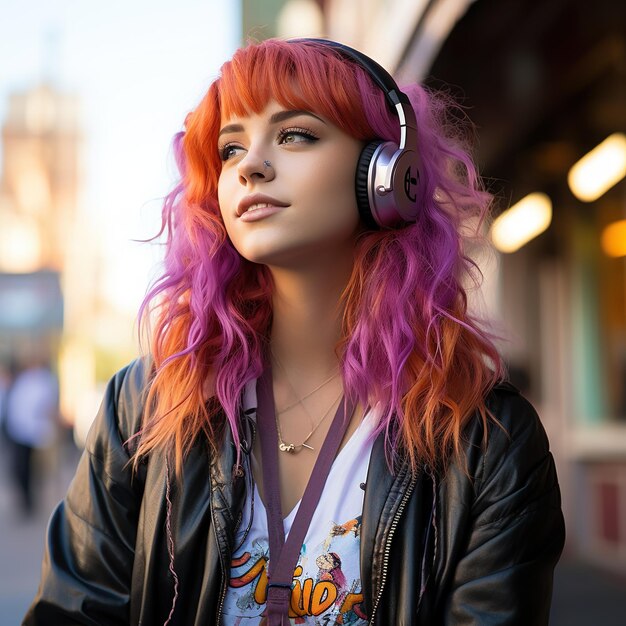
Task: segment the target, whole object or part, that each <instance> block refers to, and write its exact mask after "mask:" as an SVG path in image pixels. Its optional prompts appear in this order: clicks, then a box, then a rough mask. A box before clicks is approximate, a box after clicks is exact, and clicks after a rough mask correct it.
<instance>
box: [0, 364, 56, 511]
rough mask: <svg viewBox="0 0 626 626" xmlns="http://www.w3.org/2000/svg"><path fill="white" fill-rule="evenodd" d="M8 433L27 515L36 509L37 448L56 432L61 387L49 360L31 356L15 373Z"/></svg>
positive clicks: (8, 408) (8, 401) (14, 473)
mask: <svg viewBox="0 0 626 626" xmlns="http://www.w3.org/2000/svg"><path fill="white" fill-rule="evenodd" d="M5 403H6V409H5V421H6V423H5V432H6V436H7V439H8V441H9V445H10V448H11V477H12V479H13V483H14V485H15V487H16V491H17V493H18V497H19V503H20V508H21V511H22V512H23V513H24V514H25V515H31V514H32V513H33V512H34V507H35V502H34V497H33V482H34V479H35V478H36V477H35V476H34V466H35V459H34V454H35V451H37V450H41V449H45V448H47V447H49V446H50V445H51V444H52V443H53V441H54V439H55V435H56V430H57V424H58V417H59V410H58V406H59V388H58V383H57V379H56V376H55V375H54V374H53V373H52V371H51V370H50V367H49V366H48V364H47V363H46V362H44V361H43V360H40V359H31V360H30V361H29V362H28V363H27V365H25V367H23V369H21V370H20V371H19V372H18V373H17V375H16V376H15V380H14V381H13V383H12V384H11V386H10V387H9V390H8V392H7V395H6V400H5Z"/></svg>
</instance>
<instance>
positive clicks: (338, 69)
mask: <svg viewBox="0 0 626 626" xmlns="http://www.w3.org/2000/svg"><path fill="white" fill-rule="evenodd" d="M449 119H450V117H449V116H447V113H446V107H445V105H444V104H443V103H442V102H441V101H440V100H437V99H436V98H434V97H433V96H431V95H430V94H428V93H427V92H426V91H425V90H424V89H422V88H420V87H419V86H416V85H414V86H411V87H409V88H407V89H406V90H405V91H404V93H403V92H400V90H399V89H398V88H397V86H396V85H395V84H394V83H393V80H392V79H391V77H390V76H389V75H387V74H386V73H385V72H384V70H382V68H380V67H379V66H377V65H376V64H375V63H374V62H373V61H371V60H370V59H367V57H364V56H363V55H360V54H359V53H358V52H356V51H352V50H350V49H347V48H345V47H341V46H339V45H338V44H334V43H333V42H325V41H319V40H294V41H289V42H284V41H278V40H270V41H266V42H263V43H261V44H258V45H250V46H248V47H245V48H242V49H240V50H239V51H237V52H236V54H235V55H234V57H233V59H232V60H231V61H230V62H227V63H226V64H225V65H224V66H223V68H222V72H221V76H220V77H219V78H218V79H217V80H216V81H215V82H214V83H213V84H212V85H211V87H210V88H209V91H208V93H207V94H206V96H205V98H204V99H203V101H202V102H201V103H200V105H199V106H198V108H197V109H196V110H195V111H194V112H192V113H191V114H190V115H189V116H188V117H187V120H186V124H185V131H184V133H181V134H180V135H179V136H178V137H177V138H176V141H175V146H176V154H177V157H178V162H179V166H180V170H181V182H180V185H179V186H178V187H177V188H176V189H175V190H174V191H173V193H172V194H171V195H170V196H169V197H168V198H167V201H166V203H165V207H164V222H163V223H164V229H165V231H166V233H167V236H168V239H167V250H166V256H165V270H164V273H163V276H162V277H161V279H160V280H159V281H158V282H157V283H156V286H155V287H154V289H153V290H152V292H151V293H150V295H149V297H148V299H147V302H146V304H145V306H144V309H143V314H144V316H145V318H146V319H147V317H148V315H151V316H152V317H153V319H154V320H155V324H154V328H153V330H152V332H151V345H150V357H146V358H144V359H141V360H138V361H136V362H135V363H133V364H131V365H130V366H129V367H127V368H125V369H124V370H122V371H121V372H120V373H118V374H117V375H116V376H115V377H114V378H113V380H112V381H111V383H110V385H109V387H108V391H107V394H106V397H105V400H104V403H103V406H102V409H101V411H100V413H99V415H98V418H97V420H96V422H95V424H94V426H93V428H92V431H91V433H90V436H89V440H88V444H87V449H86V451H85V454H84V456H83V458H82V461H81V463H80V466H79V468H78V471H77V475H76V478H75V480H74V482H73V483H72V485H71V487H70V489H69V492H68V494H67V497H66V498H65V500H64V501H63V502H62V503H61V504H60V505H59V507H58V508H57V510H56V511H55V513H54V515H53V516H52V520H51V523H50V527H49V538H48V545H47V549H46V554H45V559H44V565H43V577H42V582H41V585H40V588H39V592H38V594H37V598H36V599H35V601H34V603H33V605H32V607H31V608H30V610H29V612H28V615H27V616H26V619H25V623H26V624H29V625H33V624H60V623H62V624H94V625H95V624H181V625H183V624H184V625H192V624H194V625H198V626H199V625H200V624H202V625H206V624H226V625H229V624H251V625H252V624H265V623H268V624H272V625H274V624H287V623H294V624H367V623H373V624H379V625H383V626H388V625H395V624H424V625H433V624H523V625H524V626H528V625H531V624H532V625H534V624H546V623H547V621H548V614H549V605H550V596H551V587H552V574H553V569H554V566H555V564H556V562H557V560H558V557H559V555H560V552H561V549H562V546H563V539H564V529H563V519H562V515H561V510H560V497H559V489H558V484H557V480H556V475H555V470H554V463H553V460H552V456H551V454H550V452H549V449H548V442H547V440H546V436H545V433H544V431H543V429H542V427H541V424H540V422H539V419H538V417H537V415H536V413H535V412H534V410H533V409H532V407H531V406H530V405H529V403H528V402H527V401H526V400H524V399H523V398H522V397H521V396H520V395H519V393H518V392H517V391H516V390H515V389H514V388H512V387H511V386H510V385H508V384H506V383H504V382H503V380H502V379H503V368H502V364H501V360H500V357H499V356H498V353H497V351H496V349H495V347H494V345H493V343H492V341H491V339H490V335H489V333H488V332H487V331H485V330H484V328H483V327H482V326H481V325H479V324H478V322H477V321H476V320H475V319H474V318H473V317H472V316H471V315H470V313H469V312H468V309H467V295H466V287H467V286H468V285H470V284H471V283H472V281H473V280H474V279H475V270H476V268H475V267H474V265H473V263H472V262H471V260H470V259H469V258H468V257H467V255H466V249H467V243H468V241H467V240H466V238H465V236H464V235H462V233H464V232H465V233H466V232H467V230H468V228H467V225H468V224H473V223H474V224H475V223H476V220H478V221H480V220H481V219H482V218H483V217H484V216H485V213H486V211H487V208H488V205H489V196H488V195H487V194H486V193H485V192H484V191H483V190H482V189H481V188H480V184H479V180H478V178H477V174H476V170H475V168H474V166H473V164H472V162H471V159H470V157H469V156H468V153H467V152H466V151H465V150H464V148H463V146H462V142H461V141H460V139H459V137H457V136H456V135H455V134H454V128H452V126H451V125H450V124H447V123H446V120H449ZM355 177H356V183H355ZM285 535H286V539H285Z"/></svg>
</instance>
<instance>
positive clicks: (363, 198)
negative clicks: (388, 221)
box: [355, 141, 384, 228]
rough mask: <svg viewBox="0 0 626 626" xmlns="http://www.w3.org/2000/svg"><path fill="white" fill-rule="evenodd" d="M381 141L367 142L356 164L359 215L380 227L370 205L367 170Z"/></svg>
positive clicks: (375, 226) (367, 221)
mask: <svg viewBox="0 0 626 626" xmlns="http://www.w3.org/2000/svg"><path fill="white" fill-rule="evenodd" d="M382 143H384V142H383V141H372V142H370V143H368V144H367V145H366V146H365V148H363V150H362V151H361V154H360V156H359V160H358V162H357V165H356V179H355V186H356V204H357V208H358V209H359V215H360V216H361V219H362V220H363V221H364V222H365V224H367V225H368V226H370V227H372V228H380V224H378V222H377V221H376V219H375V217H374V213H373V212H372V207H371V206H370V199H369V192H368V189H369V187H370V184H369V178H370V177H369V171H370V163H371V162H372V157H373V156H374V152H376V148H378V146H380V145H381V144H382Z"/></svg>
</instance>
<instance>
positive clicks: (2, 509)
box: [0, 444, 78, 626]
mask: <svg viewBox="0 0 626 626" xmlns="http://www.w3.org/2000/svg"><path fill="white" fill-rule="evenodd" d="M9 452H10V451H9V450H7V448H6V446H5V445H2V444H0V529H2V532H0V626H18V625H19V624H20V623H21V620H22V617H23V616H24V613H25V612H26V609H27V608H28V606H29V604H30V602H31V600H32V598H33V597H34V595H35V592H36V591H37V585H38V583H39V573H40V569H41V558H42V555H43V545H44V538H45V532H46V526H47V523H48V518H49V517H50V513H51V512H52V509H53V508H54V506H55V505H56V503H57V502H58V501H59V500H60V499H61V498H62V497H63V494H64V493H65V491H66V489H67V486H68V485H69V482H70V480H71V477H72V475H73V472H74V468H75V467H76V462H77V460H78V452H77V451H76V450H75V449H72V448H70V447H69V446H68V448H67V449H65V450H64V451H63V454H61V451H60V450H58V451H54V452H53V451H50V453H47V454H45V455H43V456H42V457H40V458H38V461H39V467H40V469H41V470H42V475H43V476H45V481H43V484H42V485H41V488H40V489H39V490H38V491H37V492H36V494H37V497H36V507H37V509H36V514H34V515H33V516H32V517H30V518H24V517H23V516H21V515H20V514H19V512H18V511H17V509H16V507H15V497H14V494H13V491H12V490H11V485H10V484H9V477H8V476H7V467H8V463H9V458H8V455H9Z"/></svg>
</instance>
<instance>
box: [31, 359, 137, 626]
mask: <svg viewBox="0 0 626 626" xmlns="http://www.w3.org/2000/svg"><path fill="white" fill-rule="evenodd" d="M144 367H145V366H144V364H143V363H142V362H141V361H136V362H135V363H134V364H131V365H130V366H129V367H127V368H125V369H124V370H122V371H120V372H119V373H118V374H116V376H115V377H114V378H113V379H112V380H111V381H110V382H109V385H108V387H107V390H106V394H105V397H104V400H103V403H102V405H101V408H100V411H99V412H98V415H97V417H96V419H95V421H94V424H93V426H92V427H91V430H90V432H89V435H88V437H87V442H86V446H85V450H84V452H83V455H82V457H81V460H80V462H79V465H78V468H77V471H76V474H75V476H74V478H73V480H72V483H71V484H70V487H69V489H68V492H67V495H66V496H65V498H64V499H63V501H62V502H61V503H60V504H59V505H58V506H57V508H56V510H55V511H54V513H53V514H52V517H51V519H50V522H49V525H48V531H47V541H46V545H45V551H44V559H43V566H42V576H41V582H40V585H39V589H38V591H37V595H36V597H35V599H34V601H33V604H32V605H31V607H30V608H29V610H28V612H27V614H26V616H25V618H24V622H23V624H24V625H26V626H35V625H42V626H44V625H45V626H53V625H56V624H64V625H74V624H89V625H92V626H104V625H113V624H115V625H121V624H128V623H129V614H130V610H129V608H130V581H131V574H132V567H133V560H134V550H135V536H136V532H137V520H138V516H139V508H140V504H141V496H142V480H141V477H140V476H137V475H135V476H133V470H132V467H131V466H130V465H129V464H128V462H129V459H130V455H129V453H128V450H127V447H126V446H125V445H124V442H125V441H126V440H127V439H128V437H129V436H130V434H132V433H133V432H135V431H136V428H137V427H138V426H137V425H138V424H139V423H140V422H139V420H140V416H141V402H140V397H141V392H142V390H143V387H144V381H145V376H144V374H143V371H144Z"/></svg>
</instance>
